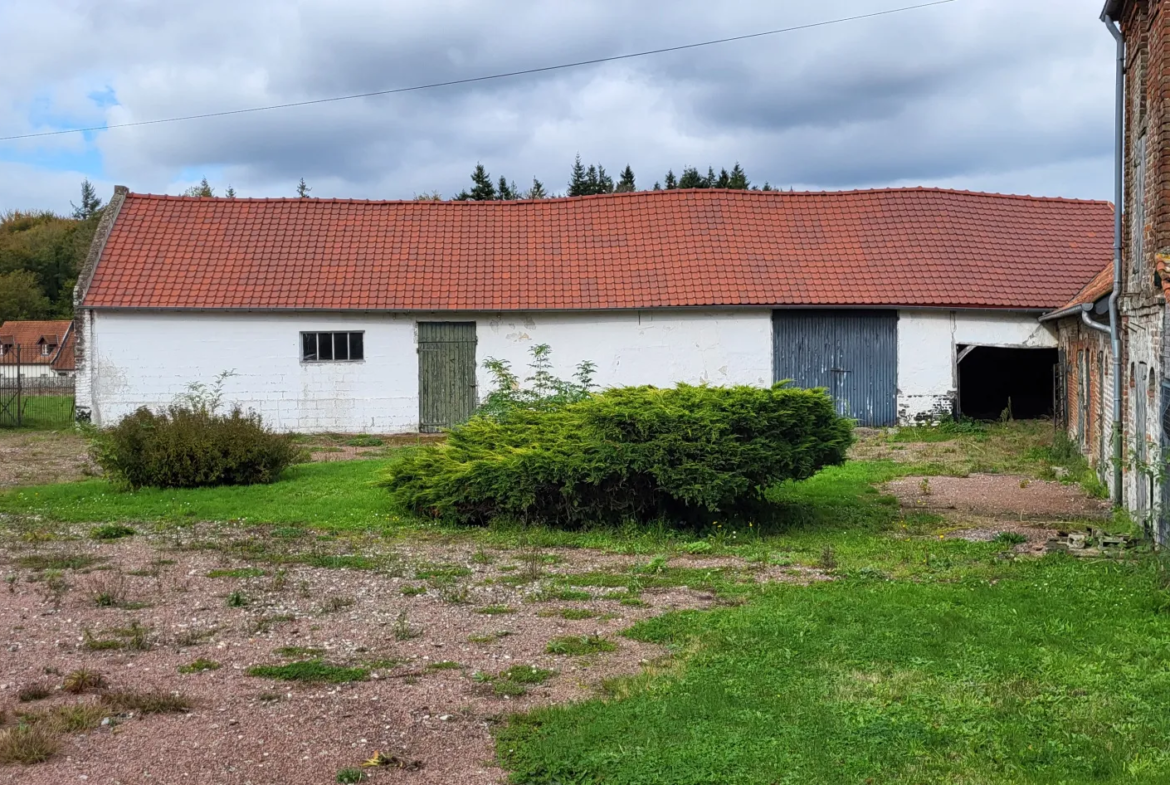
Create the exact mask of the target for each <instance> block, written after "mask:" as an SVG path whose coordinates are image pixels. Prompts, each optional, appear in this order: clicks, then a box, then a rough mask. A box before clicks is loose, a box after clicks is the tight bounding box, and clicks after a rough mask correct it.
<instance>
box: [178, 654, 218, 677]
mask: <svg viewBox="0 0 1170 785" xmlns="http://www.w3.org/2000/svg"><path fill="white" fill-rule="evenodd" d="M219 669H220V664H219V663H218V662H216V661H215V660H209V659H207V658H206V657H199V658H198V659H195V660H192V661H191V662H189V663H187V664H186V665H180V666H179V673H203V672H205V671H217V670H219Z"/></svg>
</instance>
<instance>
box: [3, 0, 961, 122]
mask: <svg viewBox="0 0 1170 785" xmlns="http://www.w3.org/2000/svg"><path fill="white" fill-rule="evenodd" d="M953 2H955V0H932V2H928V3H919V4H917V5H906V6H901V7H900V8H888V9H886V10H884V11H873V12H871V13H868V14H857V15H855V16H845V17H840V18H838V19H826V20H823V21H820V22H809V23H808V24H803V25H793V26H792V27H781V28H777V29H775V30H764V31H762V32H758V33H748V34H746V35H735V36H731V37H730V38H716V39H713V40H711V41H700V42H698V43H693V44H680V45H678V46H667V47H663V48H661V49H647V50H646V51H643V52H630V53H627V54H620V55H611V56H609V57H595V58H592V59H590V60H577V61H575V62H572V63H560V64H558V65H546V66H541V67H539V68H525V69H523V70H521V71H507V72H505V73H499V74H487V75H485V76H470V77H466V78H464V79H451V80H448V81H445V82H431V83H429V84H420V85H412V86H410V87H392V88H390V89H388V90H374V91H373V92H369V93H353V94H352V95H336V96H332V97H329V98H314V99H312V100H309V101H292V102H289V103H284V104H270V105H268V106H252V107H248V108H245V109H226V110H223V111H220V112H203V113H201V114H190V115H182V116H179V117H162V118H158V119H155V120H136V121H134V122H130V123H116V124H114V125H96V126H91V127H89V128H62V129H59V130H56V131H38V132H37V133H31V134H18V135H16V136H0V142H10V141H14V140H17V139H34V138H36V137H41V136H61V135H63V134H80V133H88V132H91V131H110V130H113V129H116V128H134V127H137V126H143V125H160V124H162V123H180V122H185V121H187V120H204V119H207V118H211V117H231V116H232V115H240V114H253V113H256V112H269V111H272V110H274V109H294V108H297V107H300V106H316V105H317V104H329V103H336V102H338V101H352V100H354V99H356V98H374V97H376V96H380V95H395V94H397V93H414V92H419V91H421V90H434V89H436V88H439V87H455V86H457V85H465V84H475V83H476V82H489V81H493V80H496V79H510V78H512V77H516V76H526V75H528V74H543V73H547V72H549V71H563V70H566V69H569V68H581V67H582V66H586V65H598V64H600V63H612V62H614V61H616V60H632V59H634V58H637V57H649V56H651V55H660V54H667V53H668V52H681V51H684V50H687V49H699V48H701V47H704V46H716V45H718V44H730V43H734V42H736V41H748V40H750V39H752V38H763V37H765V36H770V35H780V34H781V33H792V32H796V31H798V30H811V29H813V28H815V27H827V26H829V25H837V24H842V23H844V22H857V21H860V20H862V19H873V18H875V17H879V16H890V15H891V14H900V13H904V12H907V11H917V10H920V9H923V8H930V7H931V6H936V5H947V4H948V3H953Z"/></svg>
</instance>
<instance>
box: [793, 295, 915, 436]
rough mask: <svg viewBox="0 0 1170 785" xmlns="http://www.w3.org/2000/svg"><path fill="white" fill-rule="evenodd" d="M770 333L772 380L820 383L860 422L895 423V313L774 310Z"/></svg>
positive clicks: (840, 410) (845, 412)
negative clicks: (771, 334)
mask: <svg viewBox="0 0 1170 785" xmlns="http://www.w3.org/2000/svg"><path fill="white" fill-rule="evenodd" d="M772 333H773V344H772V345H773V363H772V368H773V376H774V379H775V380H776V381H780V380H781V379H791V380H792V382H793V383H794V384H795V385H797V386H798V387H824V388H825V389H827V390H828V391H829V394H830V395H832V396H833V400H834V401H836V402H837V411H838V413H839V414H841V415H843V416H845V417H852V418H854V419H856V420H857V421H858V423H859V424H860V425H870V426H881V425H895V424H896V423H897V421H898V314H897V312H896V311H863V310H857V311H844V310H792V311H774V312H773V313H772Z"/></svg>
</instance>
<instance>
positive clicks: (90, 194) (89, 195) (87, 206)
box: [69, 177, 102, 221]
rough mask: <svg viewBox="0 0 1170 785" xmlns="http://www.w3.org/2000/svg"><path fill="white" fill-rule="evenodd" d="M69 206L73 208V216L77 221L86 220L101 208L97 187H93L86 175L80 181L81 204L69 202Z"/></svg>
mask: <svg viewBox="0 0 1170 785" xmlns="http://www.w3.org/2000/svg"><path fill="white" fill-rule="evenodd" d="M69 206H70V207H72V208H73V217H74V218H76V219H77V220H79V221H88V220H89V219H90V218H93V217H94V216H95V215H97V214H98V211H100V210H101V209H102V200H101V197H99V196H98V195H97V189H96V188H94V187H93V183H91V182H90V181H89V178H88V177H87V178H85V179H84V180H82V181H81V204H80V205H76V204H73V202H70V203H69Z"/></svg>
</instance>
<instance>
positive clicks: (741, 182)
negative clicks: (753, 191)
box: [727, 161, 751, 190]
mask: <svg viewBox="0 0 1170 785" xmlns="http://www.w3.org/2000/svg"><path fill="white" fill-rule="evenodd" d="M750 185H751V183H749V182H748V179H747V175H746V174H744V171H743V167H742V166H740V165H739V161H736V162H735V166H733V167H732V169H731V176H730V177H729V178H728V184H727V187H728V188H738V189H741V190H746V189H747V188H748V187H749V186H750Z"/></svg>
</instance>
